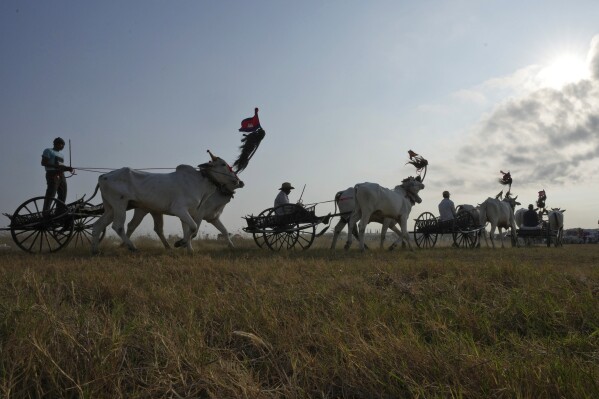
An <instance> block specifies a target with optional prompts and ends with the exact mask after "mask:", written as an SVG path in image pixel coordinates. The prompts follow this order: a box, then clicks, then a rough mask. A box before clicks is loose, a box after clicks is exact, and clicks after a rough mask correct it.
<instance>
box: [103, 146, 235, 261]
mask: <svg viewBox="0 0 599 399" xmlns="http://www.w3.org/2000/svg"><path fill="white" fill-rule="evenodd" d="M210 156H211V158H212V159H211V160H210V162H208V163H205V164H202V165H199V168H200V170H197V169H196V168H194V167H192V166H189V165H179V166H177V168H176V170H175V172H173V173H166V174H158V173H148V172H140V171H135V170H132V169H130V168H121V169H117V170H114V171H112V172H109V173H106V174H103V175H101V176H100V177H99V178H98V187H99V189H100V192H101V194H102V201H103V204H104V214H103V215H102V216H101V217H100V218H98V220H97V221H96V223H94V226H93V230H92V253H98V242H99V239H100V234H101V232H102V231H104V230H105V229H106V227H107V226H108V225H109V224H110V223H112V228H113V230H114V231H116V233H117V234H118V235H119V237H120V238H121V240H123V242H124V243H125V244H126V245H127V246H128V247H129V249H130V250H136V248H135V245H134V244H133V243H132V242H131V240H130V239H129V237H127V234H125V219H126V212H127V209H131V208H140V209H143V210H145V211H148V212H154V213H159V214H167V215H173V216H177V217H178V218H179V219H180V220H181V224H182V227H183V240H182V241H181V243H180V244H181V246H186V247H187V250H188V251H189V252H192V251H193V248H192V246H191V238H192V236H193V235H195V234H196V233H197V231H198V223H199V222H200V221H201V220H202V219H204V216H205V215H206V212H207V210H206V207H205V206H204V205H205V204H206V202H207V200H208V198H210V196H211V195H213V194H214V193H215V192H216V190H217V189H218V188H217V187H224V188H225V189H226V190H227V191H230V192H233V191H234V190H235V189H236V188H240V187H243V182H242V181H241V180H239V178H238V177H237V175H236V174H235V173H234V172H233V171H232V170H231V168H230V167H229V165H227V163H226V162H225V161H224V160H222V159H221V158H218V157H216V156H214V155H212V154H210ZM96 189H97V188H96Z"/></svg>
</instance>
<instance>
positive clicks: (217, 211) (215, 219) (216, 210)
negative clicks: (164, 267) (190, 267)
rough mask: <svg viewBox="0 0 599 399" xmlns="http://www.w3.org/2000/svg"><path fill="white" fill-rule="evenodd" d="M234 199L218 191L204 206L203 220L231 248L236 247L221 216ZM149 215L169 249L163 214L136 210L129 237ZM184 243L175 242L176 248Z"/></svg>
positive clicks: (230, 195) (198, 222)
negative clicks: (211, 226) (216, 231)
mask: <svg viewBox="0 0 599 399" xmlns="http://www.w3.org/2000/svg"><path fill="white" fill-rule="evenodd" d="M232 198H233V193H231V194H229V193H224V192H222V191H220V190H218V191H217V192H215V193H214V194H212V195H211V196H210V197H209V198H208V199H207V200H206V202H205V203H204V204H203V207H204V209H205V212H204V217H203V220H205V221H207V222H208V223H210V224H212V225H213V226H214V227H216V228H217V229H218V231H220V233H221V234H222V236H223V237H224V238H225V240H227V245H228V246H229V248H234V247H235V245H233V241H231V238H230V235H229V232H228V231H227V228H226V227H225V225H224V224H223V223H222V222H221V220H220V215H221V214H222V213H223V210H224V209H225V206H226V205H227V204H228V203H229V202H230V201H231V199H232ZM148 213H149V214H151V216H152V219H153V220H154V231H155V232H156V234H157V235H158V238H160V241H162V244H163V245H164V247H165V248H166V249H169V248H170V247H171V246H170V245H169V243H168V241H167V240H166V237H164V229H163V228H164V218H163V215H162V214H161V213H156V212H150V211H146V210H145V209H140V208H136V209H135V211H134V212H133V218H131V221H130V222H129V223H128V224H127V237H129V238H130V237H131V235H132V234H133V232H134V231H135V229H136V228H137V227H138V226H139V224H140V223H141V221H142V220H143V218H144V217H145V216H146V215H147V214H148ZM201 222H202V221H201V220H200V221H197V224H198V230H199V228H200V224H201ZM182 241H183V240H179V241H177V242H175V247H179V246H181V245H182V244H183V242H182Z"/></svg>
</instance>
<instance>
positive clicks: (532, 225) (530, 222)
mask: <svg viewBox="0 0 599 399" xmlns="http://www.w3.org/2000/svg"><path fill="white" fill-rule="evenodd" d="M541 225H542V222H541V221H539V215H538V214H537V212H535V207H534V206H533V205H532V204H529V205H528V210H527V211H526V212H524V215H522V226H520V229H521V230H539V229H541Z"/></svg>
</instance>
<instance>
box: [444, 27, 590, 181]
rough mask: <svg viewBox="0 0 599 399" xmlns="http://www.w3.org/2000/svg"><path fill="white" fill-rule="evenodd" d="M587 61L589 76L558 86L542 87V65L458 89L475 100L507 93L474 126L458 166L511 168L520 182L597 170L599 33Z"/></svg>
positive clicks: (565, 178) (558, 178)
mask: <svg viewBox="0 0 599 399" xmlns="http://www.w3.org/2000/svg"><path fill="white" fill-rule="evenodd" d="M587 60H588V63H589V68H590V69H591V70H592V74H591V75H590V76H591V77H590V78H589V79H585V80H580V81H578V82H576V83H571V84H568V85H565V86H564V87H563V88H561V89H551V88H542V86H543V85H542V83H543V82H541V81H540V78H541V76H542V75H540V71H541V70H542V68H540V67H539V66H530V67H526V68H522V69H520V70H518V71H516V72H515V73H514V74H512V75H510V76H508V77H503V78H497V79H491V80H489V81H486V82H484V83H483V84H481V85H479V86H477V87H475V88H474V89H471V90H468V91H462V92H460V93H461V94H460V98H462V99H467V100H474V101H475V102H477V103H480V102H481V98H486V99H492V98H493V97H496V96H505V95H508V94H511V95H508V96H506V97H507V98H508V99H506V97H503V100H502V101H501V102H499V103H498V105H497V106H496V107H495V108H494V109H493V110H492V111H491V112H489V114H488V115H486V116H483V117H482V119H481V120H480V121H479V123H478V124H477V125H476V126H474V127H473V128H472V130H471V132H470V133H469V134H468V138H467V140H465V144H463V145H462V146H461V148H459V151H458V160H459V161H458V163H459V167H460V169H462V170H465V169H467V168H475V169H478V170H480V169H481V168H482V169H485V168H494V169H497V172H499V170H500V169H503V170H505V169H509V170H510V171H511V172H512V176H513V177H514V182H515V183H516V182H517V183H519V184H528V183H542V182H547V181H552V182H554V183H563V182H565V181H576V180H584V179H585V177H584V176H585V175H584V174H581V173H580V171H581V170H582V169H581V168H584V167H587V168H591V169H597V168H598V165H597V159H598V157H599V35H598V36H595V37H594V38H593V40H592V42H591V48H590V50H589V53H588V57H587ZM449 173H451V172H450V171H448V174H449ZM452 176H453V173H452ZM439 177H440V178H441V176H439ZM493 181H494V180H493V179H492V178H489V182H493Z"/></svg>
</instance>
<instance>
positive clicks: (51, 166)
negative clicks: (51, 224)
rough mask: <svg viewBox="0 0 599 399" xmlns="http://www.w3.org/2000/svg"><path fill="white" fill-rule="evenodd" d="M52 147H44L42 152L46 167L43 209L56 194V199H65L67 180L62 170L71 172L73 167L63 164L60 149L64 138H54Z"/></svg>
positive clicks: (48, 205)
mask: <svg viewBox="0 0 599 399" xmlns="http://www.w3.org/2000/svg"><path fill="white" fill-rule="evenodd" d="M53 144H54V147H52V148H46V149H45V150H44V153H43V154H42V166H43V167H44V168H45V169H46V184H47V185H48V187H47V188H46V199H45V200H44V211H47V210H48V208H49V207H50V202H51V201H50V198H54V197H55V196H56V194H58V199H59V200H60V201H62V202H65V200H66V199H67V180H66V178H65V176H64V172H65V171H67V172H72V171H73V168H71V167H70V166H66V165H65V164H64V156H63V155H62V153H61V152H60V151H62V149H63V148H64V140H63V139H61V138H60V137H57V138H55V139H54V142H53Z"/></svg>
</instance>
